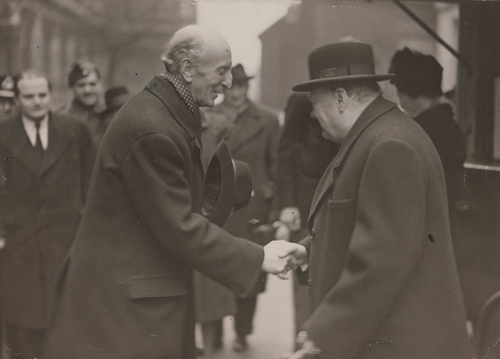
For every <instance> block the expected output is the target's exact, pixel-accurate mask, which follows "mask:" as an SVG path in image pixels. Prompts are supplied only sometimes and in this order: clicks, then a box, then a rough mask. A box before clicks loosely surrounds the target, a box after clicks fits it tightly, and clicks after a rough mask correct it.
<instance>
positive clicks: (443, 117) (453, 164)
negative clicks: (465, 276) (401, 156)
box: [414, 103, 467, 211]
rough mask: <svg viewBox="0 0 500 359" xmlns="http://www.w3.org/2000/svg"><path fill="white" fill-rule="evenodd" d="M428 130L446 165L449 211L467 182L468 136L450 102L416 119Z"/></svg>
mask: <svg viewBox="0 0 500 359" xmlns="http://www.w3.org/2000/svg"><path fill="white" fill-rule="evenodd" d="M414 120H415V122H416V123H418V124H419V125H420V126H421V127H422V129H423V130H424V131H425V133H427V135H428V136H429V138H430V139H431V141H432V143H433V144H434V146H435V147H436V150H437V152H438V154H439V158H440V159H441V163H442V164H443V169H444V176H445V179H446V188H447V193H448V202H449V205H450V206H449V208H450V211H451V210H454V207H455V202H456V201H457V200H458V199H460V194H461V190H462V188H463V183H464V174H465V169H464V161H465V156H466V152H467V149H466V146H465V137H464V135H463V134H462V131H461V130H460V127H459V126H458V123H457V122H456V121H455V120H454V119H453V110H452V108H451V106H450V105H449V104H447V103H443V104H439V105H437V106H434V107H432V108H430V109H428V110H426V111H424V112H422V113H420V114H419V115H418V116H416V117H415V118H414Z"/></svg>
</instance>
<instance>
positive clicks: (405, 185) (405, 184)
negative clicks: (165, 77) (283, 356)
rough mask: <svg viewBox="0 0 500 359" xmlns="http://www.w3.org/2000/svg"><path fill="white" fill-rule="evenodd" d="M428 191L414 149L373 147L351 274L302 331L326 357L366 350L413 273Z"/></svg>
mask: <svg viewBox="0 0 500 359" xmlns="http://www.w3.org/2000/svg"><path fill="white" fill-rule="evenodd" d="M426 188H427V185H426V178H425V171H424V166H423V163H422V160H421V158H420V157H419V155H418V154H417V153H416V152H415V151H414V150H413V149H412V148H411V147H409V146H408V145H406V144H404V143H402V142H401V141H398V140H386V141H383V142H381V143H379V144H377V146H375V148H374V149H373V150H372V152H371V153H370V155H369V157H368V160H367V163H366V165H365V168H364V171H363V174H362V178H361V182H360V187H359V193H358V198H357V207H356V214H355V225H354V230H353V233H352V236H351V240H350V244H349V248H348V252H347V257H346V263H345V266H344V268H343V270H342V273H341V275H340V278H339V280H338V282H337V283H336V284H335V285H334V287H333V288H332V289H331V290H330V292H329V293H328V294H327V295H326V296H325V298H324V299H323V301H322V302H321V304H320V305H319V306H318V308H317V309H316V310H315V311H314V313H313V314H312V316H311V317H310V318H309V320H308V321H307V322H306V323H305V325H304V327H303V328H304V329H305V330H307V332H308V333H309V336H310V337H311V338H312V340H313V341H314V342H315V343H316V344H317V345H318V346H319V347H320V348H321V349H322V350H323V351H324V352H325V354H326V357H328V358H344V357H345V356H348V355H349V354H353V353H352V350H353V349H354V351H356V348H358V349H359V348H360V347H361V346H362V345H363V344H366V343H365V342H366V341H367V340H368V338H369V336H370V334H371V333H372V332H373V331H375V330H376V328H377V327H378V326H379V324H380V323H381V322H382V321H383V320H384V319H385V318H386V317H387V314H388V312H389V311H390V309H391V307H392V306H393V304H394V303H395V301H396V300H397V296H398V293H399V292H400V291H401V289H402V287H403V286H404V285H405V282H406V280H407V279H408V277H409V276H411V274H412V271H414V270H415V268H416V266H417V263H418V261H419V258H420V256H421V253H422V250H423V240H424V238H425V234H424V228H425V222H424V221H425V200H426V191H427V190H426ZM313 285H314V283H313Z"/></svg>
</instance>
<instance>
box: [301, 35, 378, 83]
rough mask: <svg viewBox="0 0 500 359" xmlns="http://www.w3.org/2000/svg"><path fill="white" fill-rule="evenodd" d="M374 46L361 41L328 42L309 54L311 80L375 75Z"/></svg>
mask: <svg viewBox="0 0 500 359" xmlns="http://www.w3.org/2000/svg"><path fill="white" fill-rule="evenodd" d="M373 74H375V68H374V63H373V51H372V47H371V46H370V45H368V44H363V43H360V42H341V43H335V44H328V45H324V46H321V47H319V48H317V49H315V50H314V51H313V52H311V54H310V55H309V76H310V79H311V80H315V79H321V78H328V77H335V76H349V75H373Z"/></svg>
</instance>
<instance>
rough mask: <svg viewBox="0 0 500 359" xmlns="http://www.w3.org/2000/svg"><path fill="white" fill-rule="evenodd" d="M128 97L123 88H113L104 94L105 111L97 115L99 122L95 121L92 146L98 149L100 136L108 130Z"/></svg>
mask: <svg viewBox="0 0 500 359" xmlns="http://www.w3.org/2000/svg"><path fill="white" fill-rule="evenodd" d="M130 97H131V96H130V93H129V92H128V89H127V88H126V87H125V86H115V87H111V88H109V89H107V90H106V92H105V93H104V100H105V104H106V109H105V110H104V111H102V112H101V113H99V116H98V118H99V121H96V128H95V132H94V144H95V145H96V146H97V147H96V148H99V145H100V144H101V140H102V136H104V133H105V132H106V130H107V129H108V126H109V124H110V123H111V120H112V119H113V117H115V115H116V113H117V112H118V110H119V109H120V108H121V107H122V106H123V105H124V104H125V102H127V101H128V100H129V98H130Z"/></svg>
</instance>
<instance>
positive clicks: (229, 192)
mask: <svg viewBox="0 0 500 359" xmlns="http://www.w3.org/2000/svg"><path fill="white" fill-rule="evenodd" d="M251 196H252V176H251V172H250V166H249V165H248V164H247V163H245V162H242V161H236V160H233V159H232V158H231V155H230V154H229V149H228V147H227V145H226V143H225V142H224V141H221V142H220V143H219V144H218V145H217V147H216V148H215V150H214V153H213V154H212V157H211V158H210V161H209V163H208V166H207V169H206V171H205V181H204V192H203V202H202V208H201V213H202V214H203V215H204V216H205V217H206V218H208V219H209V220H210V221H211V222H212V223H215V224H216V225H218V226H219V227H222V226H223V225H224V223H225V222H226V220H227V218H228V217H229V215H230V214H231V211H233V210H235V211H236V210H238V209H240V208H243V207H245V206H246V205H247V204H248V202H249V201H250V197H251Z"/></svg>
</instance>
